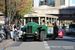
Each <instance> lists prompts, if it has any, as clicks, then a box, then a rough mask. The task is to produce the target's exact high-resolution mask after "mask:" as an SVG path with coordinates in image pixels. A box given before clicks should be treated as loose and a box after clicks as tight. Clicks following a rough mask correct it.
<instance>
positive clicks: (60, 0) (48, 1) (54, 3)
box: [34, 0, 72, 7]
mask: <svg viewBox="0 0 75 50" xmlns="http://www.w3.org/2000/svg"><path fill="white" fill-rule="evenodd" d="M42 5H47V6H50V7H58V6H62V5H65V6H71V5H72V0H34V7H39V6H42Z"/></svg>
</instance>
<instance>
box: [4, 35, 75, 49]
mask: <svg viewBox="0 0 75 50" xmlns="http://www.w3.org/2000/svg"><path fill="white" fill-rule="evenodd" d="M5 50H75V36H65V35H64V37H63V38H56V40H49V39H46V40H45V41H43V42H41V41H34V40H33V39H28V40H27V41H26V42H23V41H22V40H19V41H15V42H13V43H12V44H11V45H9V46H7V48H6V49H5Z"/></svg>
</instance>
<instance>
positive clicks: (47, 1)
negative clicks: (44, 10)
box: [39, 0, 55, 7]
mask: <svg viewBox="0 0 75 50" xmlns="http://www.w3.org/2000/svg"><path fill="white" fill-rule="evenodd" d="M39 5H40V6H41V5H47V6H51V7H54V6H55V0H39Z"/></svg>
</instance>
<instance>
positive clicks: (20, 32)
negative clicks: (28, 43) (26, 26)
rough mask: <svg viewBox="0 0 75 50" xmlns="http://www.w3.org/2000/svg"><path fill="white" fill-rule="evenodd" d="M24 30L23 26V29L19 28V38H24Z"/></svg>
mask: <svg viewBox="0 0 75 50" xmlns="http://www.w3.org/2000/svg"><path fill="white" fill-rule="evenodd" d="M22 30H23V28H21V29H19V30H18V35H19V39H21V38H22V34H23V31H22Z"/></svg>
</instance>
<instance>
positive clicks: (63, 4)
mask: <svg viewBox="0 0 75 50" xmlns="http://www.w3.org/2000/svg"><path fill="white" fill-rule="evenodd" d="M71 3H72V0H34V6H33V9H34V12H35V13H32V14H26V15H24V25H25V24H27V23H28V22H33V21H36V23H38V24H39V25H41V24H42V23H43V20H45V23H46V25H48V23H50V24H52V23H54V22H55V21H57V19H58V20H75V16H74V13H75V7H72V6H71Z"/></svg>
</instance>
